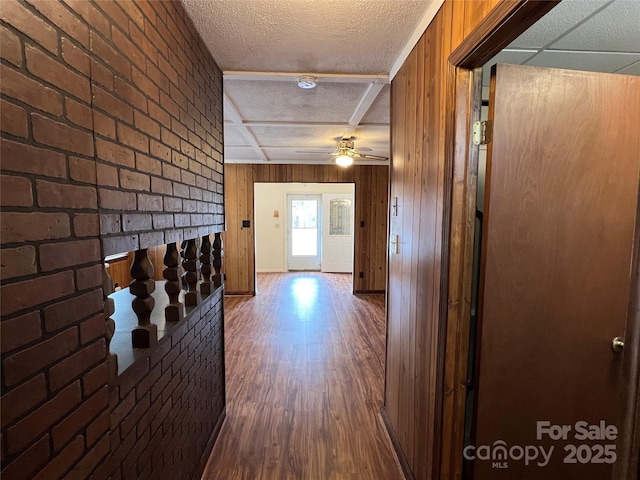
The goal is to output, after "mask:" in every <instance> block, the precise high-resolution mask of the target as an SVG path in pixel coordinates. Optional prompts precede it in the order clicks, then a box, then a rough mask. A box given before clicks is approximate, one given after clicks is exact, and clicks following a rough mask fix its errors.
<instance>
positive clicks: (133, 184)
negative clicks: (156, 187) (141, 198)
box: [120, 168, 151, 192]
mask: <svg viewBox="0 0 640 480" xmlns="http://www.w3.org/2000/svg"><path fill="white" fill-rule="evenodd" d="M120 186H121V187H122V188H125V189H127V190H142V191H145V192H148V191H149V189H150V186H151V181H150V179H149V175H145V174H144V173H138V172H135V171H132V170H125V169H123V168H121V169H120Z"/></svg>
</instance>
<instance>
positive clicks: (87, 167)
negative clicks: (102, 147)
mask: <svg viewBox="0 0 640 480" xmlns="http://www.w3.org/2000/svg"><path fill="white" fill-rule="evenodd" d="M69 174H70V176H71V178H72V179H73V180H76V181H77V182H83V183H91V184H93V185H95V183H96V164H95V162H94V161H93V160H86V159H84V158H78V157H69Z"/></svg>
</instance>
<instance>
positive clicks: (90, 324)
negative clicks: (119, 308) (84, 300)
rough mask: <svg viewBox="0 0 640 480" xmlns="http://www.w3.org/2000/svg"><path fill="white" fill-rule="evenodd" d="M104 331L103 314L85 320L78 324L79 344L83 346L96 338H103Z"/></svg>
mask: <svg viewBox="0 0 640 480" xmlns="http://www.w3.org/2000/svg"><path fill="white" fill-rule="evenodd" d="M105 331H106V323H105V318H104V315H103V314H100V315H96V316H95V317H93V318H90V319H89V320H85V321H84V322H82V323H81V324H80V343H82V344H83V345H84V344H85V343H88V342H91V341H92V340H95V339H96V338H99V337H104V335H105Z"/></svg>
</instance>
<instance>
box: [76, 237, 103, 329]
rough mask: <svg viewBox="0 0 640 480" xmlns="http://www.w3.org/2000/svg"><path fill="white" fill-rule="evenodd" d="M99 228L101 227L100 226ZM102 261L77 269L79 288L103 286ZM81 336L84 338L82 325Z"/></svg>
mask: <svg viewBox="0 0 640 480" xmlns="http://www.w3.org/2000/svg"><path fill="white" fill-rule="evenodd" d="M98 228H99V227H98ZM103 268H104V267H103V266H102V263H99V264H97V265H92V266H90V267H85V268H79V269H77V270H76V285H77V287H78V290H87V289H89V288H95V287H100V286H102V269H103ZM80 338H82V325H81V326H80Z"/></svg>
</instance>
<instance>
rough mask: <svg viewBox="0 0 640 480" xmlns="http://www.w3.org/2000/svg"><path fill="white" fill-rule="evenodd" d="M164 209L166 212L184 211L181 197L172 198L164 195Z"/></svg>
mask: <svg viewBox="0 0 640 480" xmlns="http://www.w3.org/2000/svg"><path fill="white" fill-rule="evenodd" d="M164 210H165V211H166V212H181V211H182V199H180V198H172V197H164ZM176 226H177V225H176Z"/></svg>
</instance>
